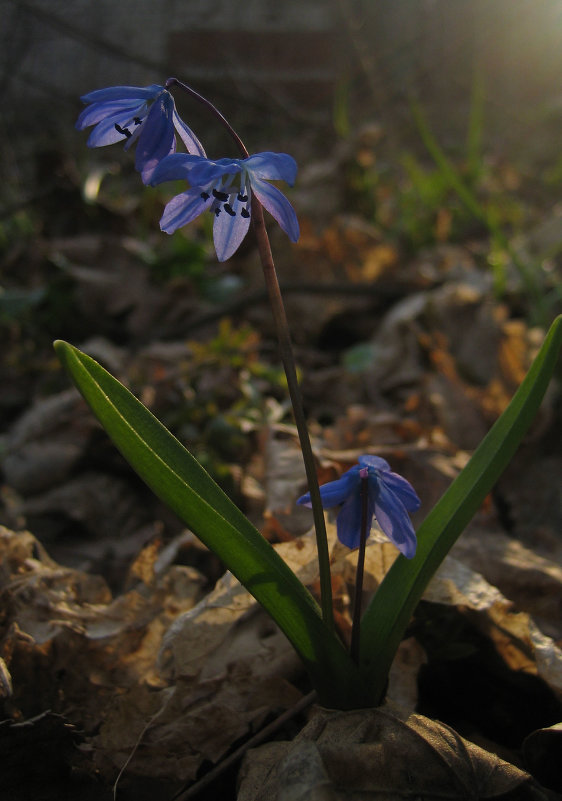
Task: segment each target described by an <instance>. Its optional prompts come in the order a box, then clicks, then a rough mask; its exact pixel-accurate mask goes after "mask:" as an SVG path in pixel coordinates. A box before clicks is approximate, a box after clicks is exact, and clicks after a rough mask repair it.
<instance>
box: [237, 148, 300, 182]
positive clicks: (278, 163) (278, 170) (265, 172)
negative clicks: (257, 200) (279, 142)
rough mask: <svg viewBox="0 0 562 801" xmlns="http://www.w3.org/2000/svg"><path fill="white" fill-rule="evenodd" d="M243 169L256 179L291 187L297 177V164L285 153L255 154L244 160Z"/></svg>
mask: <svg viewBox="0 0 562 801" xmlns="http://www.w3.org/2000/svg"><path fill="white" fill-rule="evenodd" d="M244 167H245V168H246V169H247V170H248V172H249V173H251V174H252V177H253V176H254V175H255V176H256V177H257V178H265V179H266V180H268V181H285V182H286V183H288V184H289V186H293V184H294V183H295V178H296V177H297V169H298V168H297V162H296V161H295V160H294V158H293V157H292V156H289V155H288V154H287V153H270V152H266V153H255V154H254V155H253V156H250V157H249V158H247V159H245V160H244Z"/></svg>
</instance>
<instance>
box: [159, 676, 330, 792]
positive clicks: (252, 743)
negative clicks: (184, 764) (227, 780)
mask: <svg viewBox="0 0 562 801" xmlns="http://www.w3.org/2000/svg"><path fill="white" fill-rule="evenodd" d="M314 701H316V692H315V691H314V690H313V691H312V692H310V693H308V695H305V696H303V698H301V699H300V701H298V702H297V703H296V704H295V705H294V706H292V707H291V708H290V709H287V711H286V712H283V714H282V715H279V717H278V718H276V719H275V720H273V721H272V722H271V723H269V724H268V725H267V726H264V728H263V729H261V730H260V731H259V732H258V733H257V734H255V735H254V736H253V737H250V739H249V740H248V741H247V742H245V743H244V745H241V746H240V748H237V749H236V751H233V752H232V754H230V755H229V756H227V757H225V759H223V760H222V762H219V764H218V765H215V767H214V768H212V769H211V770H210V771H209V772H208V773H206V774H205V775H204V776H202V777H201V778H200V779H199V780H198V781H196V782H195V784H192V785H191V786H190V787H188V788H187V789H184V788H182V789H181V790H180V791H179V792H178V793H176V795H174V796H173V797H172V798H171V799H170V801H189V799H190V798H195V796H196V795H198V794H199V793H200V792H201V791H202V790H204V789H205V788H206V787H208V786H209V785H210V784H212V783H213V782H214V781H215V779H217V778H218V777H219V776H220V775H221V774H222V773H224V771H225V770H228V768H230V767H232V765H235V764H236V762H238V761H239V760H241V759H242V757H243V756H244V754H245V753H246V752H247V751H249V750H250V749H251V748H255V747H256V746H257V745H261V743H263V742H265V741H266V740H267V739H269V738H270V737H271V736H272V735H273V734H275V733H276V732H277V731H278V730H279V729H280V728H281V727H282V726H284V725H285V723H287V721H289V720H291V719H292V718H294V717H296V715H298V714H300V713H301V712H303V711H304V710H305V709H307V707H309V706H310V705H311V704H313V703H314Z"/></svg>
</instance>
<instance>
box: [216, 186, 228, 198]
mask: <svg viewBox="0 0 562 801" xmlns="http://www.w3.org/2000/svg"><path fill="white" fill-rule="evenodd" d="M213 197H216V199H217V200H228V195H227V194H226V192H219V191H218V190H217V189H213Z"/></svg>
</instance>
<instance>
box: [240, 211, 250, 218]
mask: <svg viewBox="0 0 562 801" xmlns="http://www.w3.org/2000/svg"><path fill="white" fill-rule="evenodd" d="M240 214H241V216H242V217H244V219H245V220H247V219H248V217H249V216H250V212H249V211H248V209H242V211H241V212H240Z"/></svg>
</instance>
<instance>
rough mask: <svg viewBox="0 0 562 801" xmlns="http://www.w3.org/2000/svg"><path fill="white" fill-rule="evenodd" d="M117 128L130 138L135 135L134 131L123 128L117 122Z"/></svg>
mask: <svg viewBox="0 0 562 801" xmlns="http://www.w3.org/2000/svg"><path fill="white" fill-rule="evenodd" d="M115 130H116V131H117V133H120V134H122V135H123V136H126V137H127V139H130V138H131V136H132V135H133V134H132V133H131V132H130V131H129V129H128V128H121V126H120V125H118V124H117V123H115Z"/></svg>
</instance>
